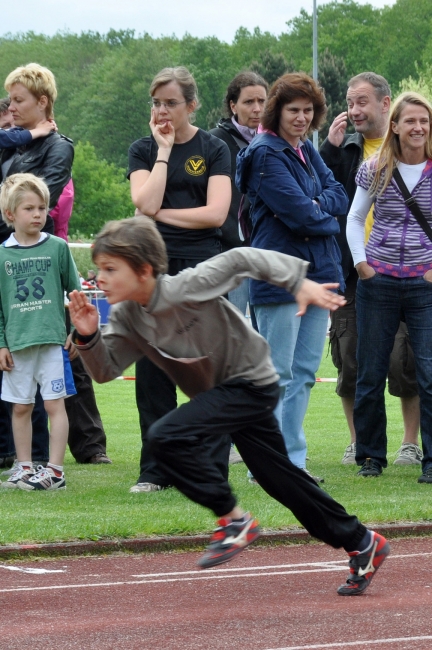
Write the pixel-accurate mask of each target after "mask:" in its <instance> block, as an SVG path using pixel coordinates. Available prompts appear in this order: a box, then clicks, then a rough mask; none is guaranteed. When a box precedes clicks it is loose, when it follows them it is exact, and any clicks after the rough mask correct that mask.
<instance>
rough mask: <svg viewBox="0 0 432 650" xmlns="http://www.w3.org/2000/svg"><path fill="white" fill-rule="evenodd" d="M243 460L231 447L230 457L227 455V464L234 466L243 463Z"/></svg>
mask: <svg viewBox="0 0 432 650" xmlns="http://www.w3.org/2000/svg"><path fill="white" fill-rule="evenodd" d="M243 462H244V461H243V458H242V457H241V456H240V454H239V453H238V451H237V449H236V448H235V447H233V446H232V445H231V449H230V455H229V464H230V465H236V464H237V463H243Z"/></svg>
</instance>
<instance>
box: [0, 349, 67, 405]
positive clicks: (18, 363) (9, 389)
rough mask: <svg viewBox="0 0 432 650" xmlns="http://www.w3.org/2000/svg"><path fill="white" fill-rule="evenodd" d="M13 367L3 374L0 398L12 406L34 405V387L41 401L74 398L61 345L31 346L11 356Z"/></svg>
mask: <svg viewBox="0 0 432 650" xmlns="http://www.w3.org/2000/svg"><path fill="white" fill-rule="evenodd" d="M12 359H13V362H14V367H13V369H12V370H9V372H4V373H3V382H2V392H1V398H2V400H5V401H6V402H12V404H34V401H35V395H36V390H37V385H38V384H39V385H40V388H41V395H42V399H44V400H53V399H60V398H61V397H69V396H70V395H76V390H75V384H74V380H73V375H72V368H71V364H70V361H69V354H68V352H67V351H66V350H65V349H64V348H63V347H62V346H61V345H32V346H31V347H29V348H25V349H24V350H18V351H17V352H12Z"/></svg>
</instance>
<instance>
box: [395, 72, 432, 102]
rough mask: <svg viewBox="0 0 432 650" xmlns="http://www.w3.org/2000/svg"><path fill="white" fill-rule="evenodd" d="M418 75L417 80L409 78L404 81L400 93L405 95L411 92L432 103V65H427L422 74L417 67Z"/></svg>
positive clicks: (400, 85) (400, 86)
mask: <svg viewBox="0 0 432 650" xmlns="http://www.w3.org/2000/svg"><path fill="white" fill-rule="evenodd" d="M416 73H417V74H416V77H417V78H413V77H408V78H407V79H402V81H401V83H400V84H399V91H400V92H401V93H403V92H406V91H409V90H411V91H414V92H416V93H420V94H421V95H423V96H424V97H426V98H427V99H428V100H429V101H430V102H432V65H430V64H429V65H426V66H425V67H424V69H423V70H422V72H420V71H419V68H418V66H416Z"/></svg>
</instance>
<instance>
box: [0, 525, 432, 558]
mask: <svg viewBox="0 0 432 650" xmlns="http://www.w3.org/2000/svg"><path fill="white" fill-rule="evenodd" d="M371 527H372V528H373V529H374V530H376V531H377V532H380V533H382V534H383V535H385V536H386V537H388V538H395V537H424V536H428V535H430V536H432V522H431V523H428V522H420V523H415V522H411V523H389V524H377V525H376V526H375V525H373V526H371ZM208 541H209V535H208V534H207V535H166V536H159V537H141V538H133V539H106V540H84V541H74V542H55V543H47V544H12V545H9V546H0V560H2V561H5V560H14V559H23V558H42V557H72V556H78V555H107V554H112V553H162V552H168V551H177V552H180V551H188V550H198V549H200V548H204V547H205V546H206V545H207V544H208ZM307 543H319V542H318V540H316V539H314V538H313V537H312V536H311V535H309V533H308V532H307V531H305V530H304V529H302V528H295V529H289V530H283V531H280V530H278V531H275V530H263V531H262V532H261V536H260V538H259V539H258V540H257V542H256V543H255V545H257V544H258V545H261V546H272V545H280V544H307Z"/></svg>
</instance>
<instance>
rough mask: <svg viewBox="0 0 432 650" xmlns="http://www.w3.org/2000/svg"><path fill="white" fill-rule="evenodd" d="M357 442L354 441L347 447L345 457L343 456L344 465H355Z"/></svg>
mask: <svg viewBox="0 0 432 650" xmlns="http://www.w3.org/2000/svg"><path fill="white" fill-rule="evenodd" d="M355 456H356V443H355V442H353V443H352V444H351V445H348V447H347V448H346V449H345V452H344V455H343V458H342V465H355V464H356V459H355Z"/></svg>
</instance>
